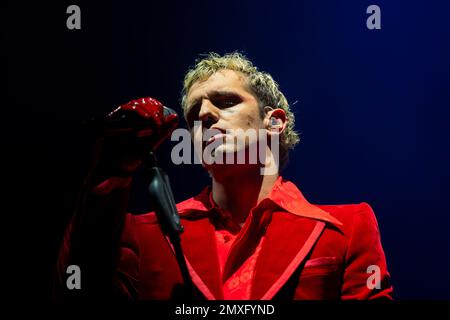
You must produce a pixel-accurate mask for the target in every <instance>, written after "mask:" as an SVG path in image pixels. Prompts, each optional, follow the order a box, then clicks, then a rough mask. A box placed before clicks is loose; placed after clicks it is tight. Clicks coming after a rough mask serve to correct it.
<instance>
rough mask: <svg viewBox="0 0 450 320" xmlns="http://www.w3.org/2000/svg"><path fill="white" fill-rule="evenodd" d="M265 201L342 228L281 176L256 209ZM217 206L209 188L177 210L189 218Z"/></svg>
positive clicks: (178, 206)
mask: <svg viewBox="0 0 450 320" xmlns="http://www.w3.org/2000/svg"><path fill="white" fill-rule="evenodd" d="M265 200H269V201H270V202H272V203H273V204H275V205H277V206H278V207H280V208H282V209H284V210H285V211H287V212H289V213H292V214H294V215H296V216H300V217H304V218H311V219H315V220H319V221H323V222H326V223H330V224H333V225H334V226H335V227H338V228H339V226H342V222H340V221H339V220H338V219H336V218H335V217H333V216H332V215H331V214H329V213H328V212H326V211H325V210H322V209H320V208H318V207H316V206H315V205H312V204H311V203H309V202H308V200H306V198H305V197H304V196H303V194H302V193H301V191H300V190H299V189H298V188H297V187H296V186H295V184H293V183H292V182H290V181H288V180H285V179H284V178H283V177H281V176H279V177H278V179H277V180H276V182H275V184H274V186H273V188H272V190H271V192H270V193H269V195H268V196H267V197H266V198H264V199H263V200H261V201H260V202H259V203H258V205H257V206H256V207H255V208H257V207H258V206H259V205H260V204H261V203H263V202H265ZM215 206H216V205H215V204H214V202H213V201H212V197H211V187H210V186H208V187H206V188H204V189H203V191H202V192H201V193H200V194H199V195H197V196H195V197H193V198H190V199H188V200H186V201H183V202H181V203H180V204H178V205H177V209H178V212H179V213H180V215H181V216H183V217H186V218H187V215H191V214H192V212H193V211H196V212H197V214H198V213H203V214H206V213H207V212H209V211H210V210H211V209H213V208H214V207H215Z"/></svg>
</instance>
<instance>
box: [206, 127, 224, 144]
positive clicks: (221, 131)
mask: <svg viewBox="0 0 450 320" xmlns="http://www.w3.org/2000/svg"><path fill="white" fill-rule="evenodd" d="M208 131H209V134H212V133H215V134H214V135H213V136H212V137H210V138H209V139H208V140H207V141H206V142H205V146H207V145H209V144H210V143H212V142H214V141H216V140H217V139H224V138H225V136H226V135H227V133H226V131H225V130H224V129H221V128H210V129H208V130H207V131H205V132H204V133H203V134H205V133H206V132H208ZM211 131H212V132H211Z"/></svg>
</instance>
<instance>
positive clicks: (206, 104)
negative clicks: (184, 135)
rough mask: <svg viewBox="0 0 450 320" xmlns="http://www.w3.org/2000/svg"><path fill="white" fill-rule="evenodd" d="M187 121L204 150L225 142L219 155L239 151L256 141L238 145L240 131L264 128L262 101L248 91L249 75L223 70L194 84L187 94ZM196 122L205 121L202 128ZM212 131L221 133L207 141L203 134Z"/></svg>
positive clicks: (221, 145)
mask: <svg viewBox="0 0 450 320" xmlns="http://www.w3.org/2000/svg"><path fill="white" fill-rule="evenodd" d="M186 119H187V121H188V125H189V127H190V128H191V130H192V131H191V132H192V134H193V140H194V143H195V144H197V145H199V146H200V145H201V146H202V151H203V149H204V148H205V147H206V146H207V145H208V144H211V143H213V142H214V145H217V143H218V142H219V140H220V141H221V142H220V144H218V145H217V146H216V147H215V155H218V154H219V153H223V154H226V153H234V152H238V151H241V150H240V149H243V148H247V147H248V146H249V144H251V143H255V142H256V141H252V140H255V139H252V138H247V139H245V144H244V145H242V144H238V143H236V141H235V140H236V139H234V131H235V130H236V129H242V130H244V131H247V130H248V129H253V130H255V131H256V134H257V133H258V130H259V129H263V128H264V119H263V118H262V117H261V111H260V106H259V104H258V100H257V98H256V97H255V96H254V94H253V93H251V92H250V90H249V89H248V87H247V85H246V80H245V76H244V75H242V74H241V73H239V72H235V71H232V70H220V71H218V72H216V73H214V74H213V75H211V76H210V77H209V78H208V79H207V80H205V81H202V82H196V83H194V85H193V86H192V87H191V89H190V90H189V92H188V95H187V112H186ZM194 121H201V122H202V126H201V127H194ZM213 129H216V130H219V131H220V132H221V133H218V131H211V130H213ZM208 130H209V131H208ZM212 132H213V133H218V134H216V135H214V136H213V137H212V138H211V139H209V140H208V141H204V138H203V135H205V136H207V135H210V134H211V133H212Z"/></svg>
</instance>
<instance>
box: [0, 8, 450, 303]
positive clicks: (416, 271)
mask: <svg viewBox="0 0 450 320" xmlns="http://www.w3.org/2000/svg"><path fill="white" fill-rule="evenodd" d="M70 4H78V5H79V6H80V7H81V12H82V18H81V19H82V29H81V30H79V31H69V30H67V29H66V18H67V14H66V13H65V10H66V7H67V6H68V5H70ZM370 4H377V5H379V6H380V8H381V23H382V29H381V30H368V29H367V28H366V19H367V17H368V15H367V14H366V8H367V7H368V6H369V5H370ZM449 10H450V4H449V3H448V2H446V1H376V2H373V1H276V2H275V1H272V2H269V1H226V2H225V1H221V2H215V1H195V2H192V3H190V2H179V3H177V2H175V1H164V2H163V1H160V3H158V2H156V1H153V2H152V3H148V2H147V1H145V2H144V1H142V2H137V1H122V2H119V1H115V2H114V3H113V4H111V3H110V2H103V3H101V2H100V3H98V2H97V3H96V4H93V3H90V2H87V1H70V2H68V1H61V2H60V3H58V4H48V3H47V4H41V3H39V4H36V3H35V4H26V3H16V4H14V5H13V6H10V7H8V8H7V9H5V10H2V14H3V17H2V24H3V26H2V37H3V39H2V42H3V43H4V44H5V45H4V46H3V47H4V51H5V52H4V53H5V54H6V56H5V58H4V59H2V60H3V62H4V70H6V72H5V75H6V78H5V81H4V85H3V87H4V88H6V98H7V100H6V101H7V103H5V106H4V108H5V107H6V108H5V109H7V110H8V111H7V113H6V116H5V117H4V119H14V121H9V120H7V121H5V124H4V126H3V127H2V130H5V132H4V135H3V136H5V137H8V138H9V139H5V140H6V141H4V142H3V144H4V145H5V146H6V147H8V148H10V150H11V152H10V153H8V154H9V155H10V156H9V157H6V158H7V159H6V161H7V163H8V164H9V165H10V166H11V167H10V168H11V169H8V170H6V171H7V172H6V175H8V177H9V178H12V179H11V182H10V186H11V190H12V191H14V192H13V194H12V195H11V197H10V198H9V200H10V203H11V205H12V206H13V210H14V211H13V212H18V213H17V215H16V216H15V218H17V219H18V220H19V221H26V223H25V225H27V226H28V228H29V229H30V230H28V229H27V231H26V232H25V234H26V235H30V237H31V238H32V239H33V241H28V240H27V239H28V238H27V237H21V236H20V237H19V238H20V239H21V240H23V245H22V242H20V241H18V243H20V244H21V248H22V249H23V251H22V249H20V250H14V252H15V254H17V256H20V257H21V258H23V257H24V255H25V257H27V260H28V262H30V261H31V262H33V261H41V264H40V266H41V267H42V266H43V267H44V268H42V269H43V270H45V271H43V273H42V276H41V277H40V276H38V278H42V279H43V283H45V285H44V289H45V290H48V288H49V285H48V284H47V283H49V281H47V280H48V279H50V277H51V270H52V268H51V267H52V266H53V264H54V260H55V258H56V252H57V249H58V245H59V242H60V240H61V236H62V233H63V231H64V226H65V224H66V223H67V221H68V219H69V216H70V214H71V211H72V210H73V206H74V203H75V199H76V194H77V190H78V188H79V184H80V182H81V180H82V177H83V175H84V172H85V169H86V166H87V163H88V159H89V155H90V141H91V140H92V139H90V138H89V137H87V136H86V135H85V133H84V132H83V130H82V129H81V127H80V123H81V121H82V120H83V119H86V118H88V117H90V116H92V115H95V114H101V113H103V112H106V111H109V110H111V109H112V108H113V107H114V106H116V105H118V104H119V103H123V102H126V101H128V100H130V99H132V98H136V97H140V96H153V97H156V98H158V99H160V100H161V101H163V102H164V103H165V104H167V105H169V106H172V107H173V108H175V109H176V110H177V111H179V112H181V109H180V107H179V97H180V96H179V93H180V90H181V82H182V79H183V76H184V72H185V71H186V69H187V68H188V66H190V65H192V64H193V62H194V60H195V58H197V57H198V54H200V53H206V52H209V51H217V52H219V53H225V52H230V51H234V50H239V51H241V52H243V53H245V54H246V55H247V56H248V57H249V58H250V59H251V60H252V61H253V62H254V63H255V64H256V65H257V66H258V67H260V68H261V69H263V70H265V71H267V72H269V73H271V74H272V75H273V77H274V78H275V79H276V80H277V81H278V82H279V84H280V86H281V89H282V90H283V92H284V93H285V94H286V96H287V97H288V100H289V101H290V102H294V101H298V102H297V103H296V104H295V106H294V110H295V114H296V121H297V125H296V129H297V130H298V131H299V132H300V133H301V137H302V141H301V143H300V145H299V146H298V147H297V148H296V149H295V151H294V152H293V153H292V154H291V161H290V165H289V167H288V168H287V170H286V171H285V173H284V176H285V177H286V178H288V179H291V180H292V181H294V182H296V183H297V185H298V186H299V187H300V188H301V190H302V191H303V193H304V194H305V196H306V197H307V199H309V201H311V202H314V203H320V204H331V203H358V202H362V201H366V202H369V203H370V204H371V206H372V207H373V208H374V210H375V213H376V215H377V218H378V222H379V225H380V230H381V235H382V242H383V245H384V249H385V252H386V256H387V260H388V265H389V270H390V272H391V275H392V280H393V284H394V288H395V294H396V298H398V299H450V289H449V285H450V281H449V279H448V277H449V275H448V271H449V270H450V248H449V242H450V236H449V232H450V230H449V226H450V217H449V213H450V212H449V211H450V210H449V209H448V203H447V202H448V199H449V196H450V168H449V163H450V142H449V137H450V128H449V126H448V123H449V120H450V79H449V77H450V62H449V61H450V60H449V57H450V41H449V40H450V22H449V20H448V12H449ZM16 119H20V121H19V122H18V123H17V122H16V121H15V120H16ZM170 147H171V144H170V143H166V144H165V145H164V146H163V147H162V149H161V150H160V151H159V159H160V162H161V164H162V166H163V167H164V168H165V169H166V171H167V172H168V173H169V175H170V178H171V181H172V186H173V189H174V193H175V197H176V199H177V200H178V201H180V200H183V199H185V198H187V197H190V196H192V195H194V194H196V193H197V192H198V191H200V190H201V189H202V187H203V186H204V185H206V184H207V183H208V178H207V175H206V174H205V173H204V172H203V171H202V169H201V167H199V166H198V165H197V166H187V165H186V166H178V167H177V166H174V165H173V164H171V163H170V157H169V156H168V154H169V151H170ZM139 186H140V185H139V179H138V178H137V179H136V191H135V193H134V194H133V197H132V204H131V210H133V211H136V212H141V211H145V210H147V209H148V208H147V207H148V203H147V202H146V199H145V191H144V190H143V189H142V188H139ZM19 212H20V214H19ZM20 226H23V225H22V224H20ZM22 233H23V232H22ZM24 252H25V253H24ZM31 262H30V263H31ZM40 289H42V287H35V288H34V290H40Z"/></svg>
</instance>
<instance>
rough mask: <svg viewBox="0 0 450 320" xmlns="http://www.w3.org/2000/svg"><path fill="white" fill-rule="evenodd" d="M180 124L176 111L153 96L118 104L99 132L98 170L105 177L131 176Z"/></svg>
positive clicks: (97, 149) (97, 147)
mask: <svg viewBox="0 0 450 320" xmlns="http://www.w3.org/2000/svg"><path fill="white" fill-rule="evenodd" d="M177 125H178V116H177V114H176V113H175V112H174V111H173V110H171V109H169V108H167V107H164V106H163V105H162V104H161V102H159V101H158V100H156V99H153V98H140V99H136V100H132V101H130V102H128V103H125V104H123V105H121V106H119V107H118V108H117V109H115V110H114V111H112V112H111V113H109V114H108V115H107V116H106V118H105V121H104V122H103V125H102V127H101V130H100V132H99V134H98V137H97V146H96V163H97V165H96V166H95V167H96V169H95V170H96V171H98V172H97V173H100V175H101V176H102V177H104V178H106V177H109V176H131V175H132V173H133V172H134V170H135V169H136V168H137V167H138V166H139V165H140V164H141V162H142V160H143V159H144V157H146V156H148V154H149V153H150V151H153V150H155V149H156V148H157V147H158V146H159V145H160V144H161V143H162V142H163V141H164V140H165V139H166V138H167V137H168V136H169V135H170V134H171V133H172V131H173V130H174V129H175V128H176V127H177Z"/></svg>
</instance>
